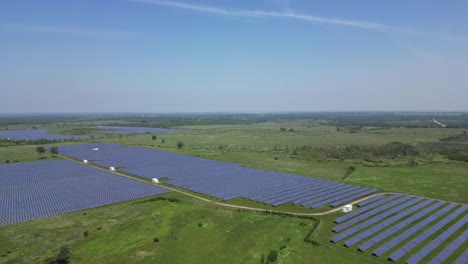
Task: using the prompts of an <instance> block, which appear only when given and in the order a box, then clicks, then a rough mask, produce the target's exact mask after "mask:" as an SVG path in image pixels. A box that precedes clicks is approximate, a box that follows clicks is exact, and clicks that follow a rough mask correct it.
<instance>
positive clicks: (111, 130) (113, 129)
mask: <svg viewBox="0 0 468 264" xmlns="http://www.w3.org/2000/svg"><path fill="white" fill-rule="evenodd" d="M94 128H97V129H98V132H100V133H105V134H145V133H171V132H180V131H183V130H181V129H168V128H153V127H123V126H97V127H94Z"/></svg>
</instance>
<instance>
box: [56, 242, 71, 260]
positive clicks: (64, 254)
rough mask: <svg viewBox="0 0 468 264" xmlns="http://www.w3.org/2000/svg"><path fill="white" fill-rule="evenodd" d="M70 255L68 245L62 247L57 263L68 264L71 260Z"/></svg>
mask: <svg viewBox="0 0 468 264" xmlns="http://www.w3.org/2000/svg"><path fill="white" fill-rule="evenodd" d="M70 254H71V253H70V247H69V246H68V245H67V244H63V245H62V246H61V247H60V250H59V253H58V255H57V258H56V259H55V261H56V262H57V263H68V261H69V260H70Z"/></svg>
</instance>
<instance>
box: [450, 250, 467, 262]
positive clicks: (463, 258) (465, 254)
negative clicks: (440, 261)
mask: <svg viewBox="0 0 468 264" xmlns="http://www.w3.org/2000/svg"><path fill="white" fill-rule="evenodd" d="M467 263H468V249H467V250H465V251H464V252H463V254H461V255H460V256H459V257H458V258H457V259H456V260H455V262H454V263H453V264H467Z"/></svg>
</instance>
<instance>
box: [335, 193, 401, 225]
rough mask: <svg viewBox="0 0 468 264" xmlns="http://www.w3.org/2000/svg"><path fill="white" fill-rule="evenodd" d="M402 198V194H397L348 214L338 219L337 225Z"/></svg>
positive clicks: (336, 220)
mask: <svg viewBox="0 0 468 264" xmlns="http://www.w3.org/2000/svg"><path fill="white" fill-rule="evenodd" d="M401 196H402V194H401V193H397V194H394V195H392V196H389V197H385V198H384V199H382V200H379V201H377V202H375V203H373V204H370V205H368V206H366V207H363V208H360V209H358V210H356V211H353V212H350V213H347V214H346V215H343V216H340V217H338V218H336V219H335V223H337V224H339V223H342V222H344V221H346V220H348V219H351V218H353V217H355V216H357V215H359V214H362V213H364V212H367V211H369V210H371V209H374V208H375V207H378V206H380V205H382V204H385V203H387V202H389V201H392V200H395V199H397V198H399V197H401Z"/></svg>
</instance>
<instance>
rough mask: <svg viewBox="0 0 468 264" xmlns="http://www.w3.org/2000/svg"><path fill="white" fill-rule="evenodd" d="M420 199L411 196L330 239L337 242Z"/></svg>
mask: <svg viewBox="0 0 468 264" xmlns="http://www.w3.org/2000/svg"><path fill="white" fill-rule="evenodd" d="M410 197H411V196H410ZM421 200H422V198H420V197H416V198H413V199H411V200H409V201H408V202H405V203H403V204H401V205H398V206H396V207H393V208H391V209H389V210H387V211H385V212H383V213H381V214H379V215H377V216H375V217H373V218H371V219H369V220H367V221H365V222H362V223H360V224H358V225H356V226H354V227H352V228H350V229H349V230H346V231H345V232H343V233H341V234H339V235H337V236H335V237H334V238H333V239H332V242H334V243H336V242H339V241H340V240H342V239H344V238H346V237H348V236H351V235H353V234H355V233H357V232H359V231H361V230H362V229H363V228H366V227H369V226H371V225H373V224H375V223H377V222H379V221H381V220H382V219H384V218H385V217H388V216H390V215H392V214H394V213H396V212H398V211H400V210H402V209H405V208H406V207H408V206H411V205H413V204H415V203H417V202H419V201H421Z"/></svg>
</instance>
